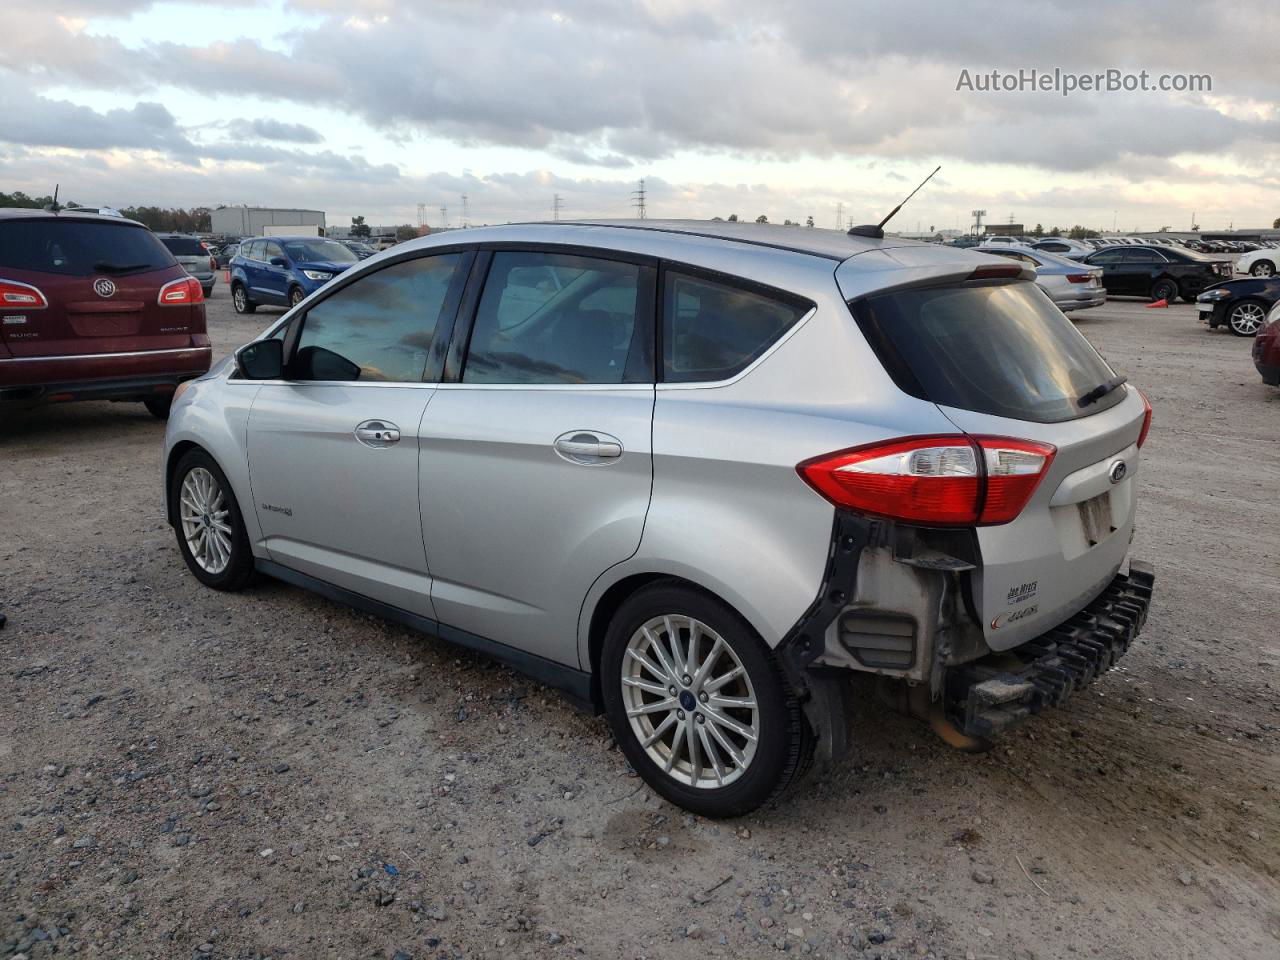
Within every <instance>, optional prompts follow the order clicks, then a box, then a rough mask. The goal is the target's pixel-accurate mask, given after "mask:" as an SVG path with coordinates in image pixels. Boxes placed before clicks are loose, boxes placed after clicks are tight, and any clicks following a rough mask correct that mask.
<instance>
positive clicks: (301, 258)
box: [281, 238, 359, 263]
mask: <svg viewBox="0 0 1280 960" xmlns="http://www.w3.org/2000/svg"><path fill="white" fill-rule="evenodd" d="M281 242H282V243H283V244H284V252H285V253H287V254H289V259H290V260H293V261H294V262H300V263H305V262H307V261H309V260H313V261H322V262H324V263H355V262H356V260H358V259H359V257H357V256H356V255H355V254H354V253H352V252H351V251H350V250H348V249H347V248H346V247H344V246H343V245H342V244H340V243H338V241H337V240H322V239H319V238H316V239H315V240H284V241H281Z"/></svg>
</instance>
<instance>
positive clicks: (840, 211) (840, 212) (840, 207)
mask: <svg viewBox="0 0 1280 960" xmlns="http://www.w3.org/2000/svg"><path fill="white" fill-rule="evenodd" d="M836 229H837V230H843V229H844V202H843V201H841V202H840V203H837V204H836Z"/></svg>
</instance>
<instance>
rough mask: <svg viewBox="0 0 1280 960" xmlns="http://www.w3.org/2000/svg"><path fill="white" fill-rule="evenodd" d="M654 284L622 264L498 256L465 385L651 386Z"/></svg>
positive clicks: (645, 272)
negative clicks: (651, 318) (596, 384)
mask: <svg viewBox="0 0 1280 960" xmlns="http://www.w3.org/2000/svg"><path fill="white" fill-rule="evenodd" d="M652 277H653V270H652V268H648V267H642V266H639V265H637V264H634V263H623V262H621V261H616V260H601V259H596V258H594V257H580V256H571V255H566V254H556V253H541V252H527V253H526V252H521V253H516V252H510V253H506V252H500V253H496V254H494V257H493V262H492V264H491V265H490V267H489V274H488V278H487V279H486V280H485V286H484V292H483V294H482V295H481V297H480V306H479V308H478V309H477V311H476V319H475V324H474V327H473V329H472V333H471V342H470V345H469V347H468V349H467V359H466V366H465V367H464V368H463V374H462V380H463V382H464V383H508V384H574V383H600V384H610V383H650V382H652V380H653V374H652V372H651V363H650V359H649V358H650V356H651V355H652V350H651V349H650V348H649V343H650V338H652V336H653V324H652V322H648V321H647V320H646V317H645V314H646V313H649V314H651V311H652V302H653V301H652V289H651V288H652V283H653V281H652Z"/></svg>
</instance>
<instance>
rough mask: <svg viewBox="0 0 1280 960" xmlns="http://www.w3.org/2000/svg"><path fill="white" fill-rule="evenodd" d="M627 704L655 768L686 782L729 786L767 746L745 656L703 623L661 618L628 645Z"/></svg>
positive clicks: (623, 680) (633, 726)
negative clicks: (758, 748)
mask: <svg viewBox="0 0 1280 960" xmlns="http://www.w3.org/2000/svg"><path fill="white" fill-rule="evenodd" d="M620 679H621V683H622V704H623V707H624V708H625V709H626V711H627V718H628V719H629V720H630V722H631V730H632V732H633V733H634V734H635V736H636V739H637V740H639V742H640V745H641V746H642V747H643V748H644V751H645V753H647V754H648V755H649V759H651V760H652V761H653V762H654V763H656V764H657V765H658V767H659V768H660V769H662V770H663V771H664V772H665V773H667V775H668V776H670V777H672V778H673V779H675V780H678V781H679V782H680V783H683V784H686V785H688V786H692V787H697V788H700V789H715V788H718V787H724V786H728V785H729V784H731V783H733V782H734V781H735V780H737V779H738V778H739V777H741V776H742V775H743V774H744V773H745V772H746V770H747V768H748V767H749V766H751V761H752V760H753V759H754V758H755V755H756V746H757V744H758V743H759V742H760V709H759V706H758V704H757V701H756V692H755V688H754V687H752V685H751V678H750V677H749V676H748V675H747V671H746V668H745V667H743V665H742V661H741V660H739V659H738V655H737V654H736V653H734V652H733V649H732V648H731V647H730V646H729V644H727V643H725V641H724V638H722V637H721V636H720V635H719V634H718V633H716V632H715V631H714V630H712V629H711V628H710V627H709V626H707V625H706V624H705V623H702V622H701V621H700V620H695V619H694V618H692V617H686V616H678V615H675V614H669V615H666V616H661V617H654V618H653V619H652V620H649V621H648V622H647V623H645V624H644V625H643V626H641V627H640V629H638V630H637V631H636V632H635V633H634V634H632V636H631V640H630V641H629V642H628V643H627V650H626V653H625V655H624V656H623V659H622V677H621V678H620Z"/></svg>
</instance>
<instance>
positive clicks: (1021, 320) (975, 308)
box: [851, 282, 1124, 423]
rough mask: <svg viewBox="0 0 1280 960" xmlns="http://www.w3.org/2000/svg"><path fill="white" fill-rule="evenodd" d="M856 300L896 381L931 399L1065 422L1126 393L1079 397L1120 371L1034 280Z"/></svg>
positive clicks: (997, 413) (862, 319) (948, 404)
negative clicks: (1085, 400)
mask: <svg viewBox="0 0 1280 960" xmlns="http://www.w3.org/2000/svg"><path fill="white" fill-rule="evenodd" d="M851 307H852V309H853V313H854V316H855V317H856V318H857V320H858V325H859V326H860V327H861V328H862V331H863V333H864V334H865V335H866V337H867V340H868V342H870V344H871V346H872V347H873V348H874V349H875V351H876V354H877V355H878V356H879V358H880V362H881V363H883V364H884V366H885V369H886V370H888V372H889V374H890V375H891V376H892V377H893V378H894V381H895V382H896V383H897V384H898V386H899V387H900V388H902V389H903V390H904V391H905V392H907V393H909V394H912V395H913V396H917V397H920V398H921V399H923V400H930V401H932V402H933V403H936V404H939V405H941V406H945V407H956V408H958V409H961V410H972V411H974V412H976V413H986V414H991V415H993V416H997V417H1008V418H1010V419H1013V420H1030V421H1033V422H1036V423H1058V422H1060V421H1063V420H1074V419H1077V418H1079V417H1086V416H1090V415H1091V414H1094V413H1098V412H1099V411H1101V410H1106V409H1107V408H1109V407H1112V406H1115V405H1116V404H1117V403H1119V402H1120V401H1121V400H1122V399H1123V398H1124V391H1122V390H1114V391H1112V392H1111V393H1109V394H1107V395H1106V396H1105V397H1103V398H1102V399H1100V400H1098V401H1097V402H1096V403H1092V404H1090V405H1088V406H1085V407H1081V406H1079V405H1078V402H1077V401H1078V399H1079V398H1080V397H1081V396H1082V395H1084V394H1085V393H1087V392H1088V391H1090V390H1092V389H1094V388H1095V387H1097V386H1098V385H1099V384H1100V383H1104V382H1106V381H1107V380H1109V379H1111V378H1112V377H1113V376H1115V371H1113V370H1112V369H1111V367H1109V366H1108V365H1107V362H1106V361H1105V360H1103V359H1102V357H1100V356H1099V355H1098V351H1096V350H1094V349H1093V346H1092V345H1091V344H1090V343H1089V341H1088V340H1086V339H1085V338H1084V336H1083V335H1082V334H1081V333H1080V332H1079V331H1078V330H1076V328H1075V326H1074V325H1072V323H1071V321H1070V320H1068V319H1067V318H1066V317H1065V316H1064V315H1063V314H1062V311H1060V310H1059V309H1058V308H1057V307H1055V306H1054V305H1053V303H1052V302H1050V300H1049V299H1048V298H1047V297H1046V296H1045V295H1044V294H1043V293H1042V292H1041V291H1040V289H1039V288H1038V287H1037V286H1036V285H1035V284H1034V283H1027V282H1022V283H1007V284H1000V285H997V286H966V287H927V288H917V289H911V290H900V291H897V292H895V293H889V294H884V295H881V296H878V297H871V298H869V299H866V300H861V301H857V302H855V303H853V304H851Z"/></svg>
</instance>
